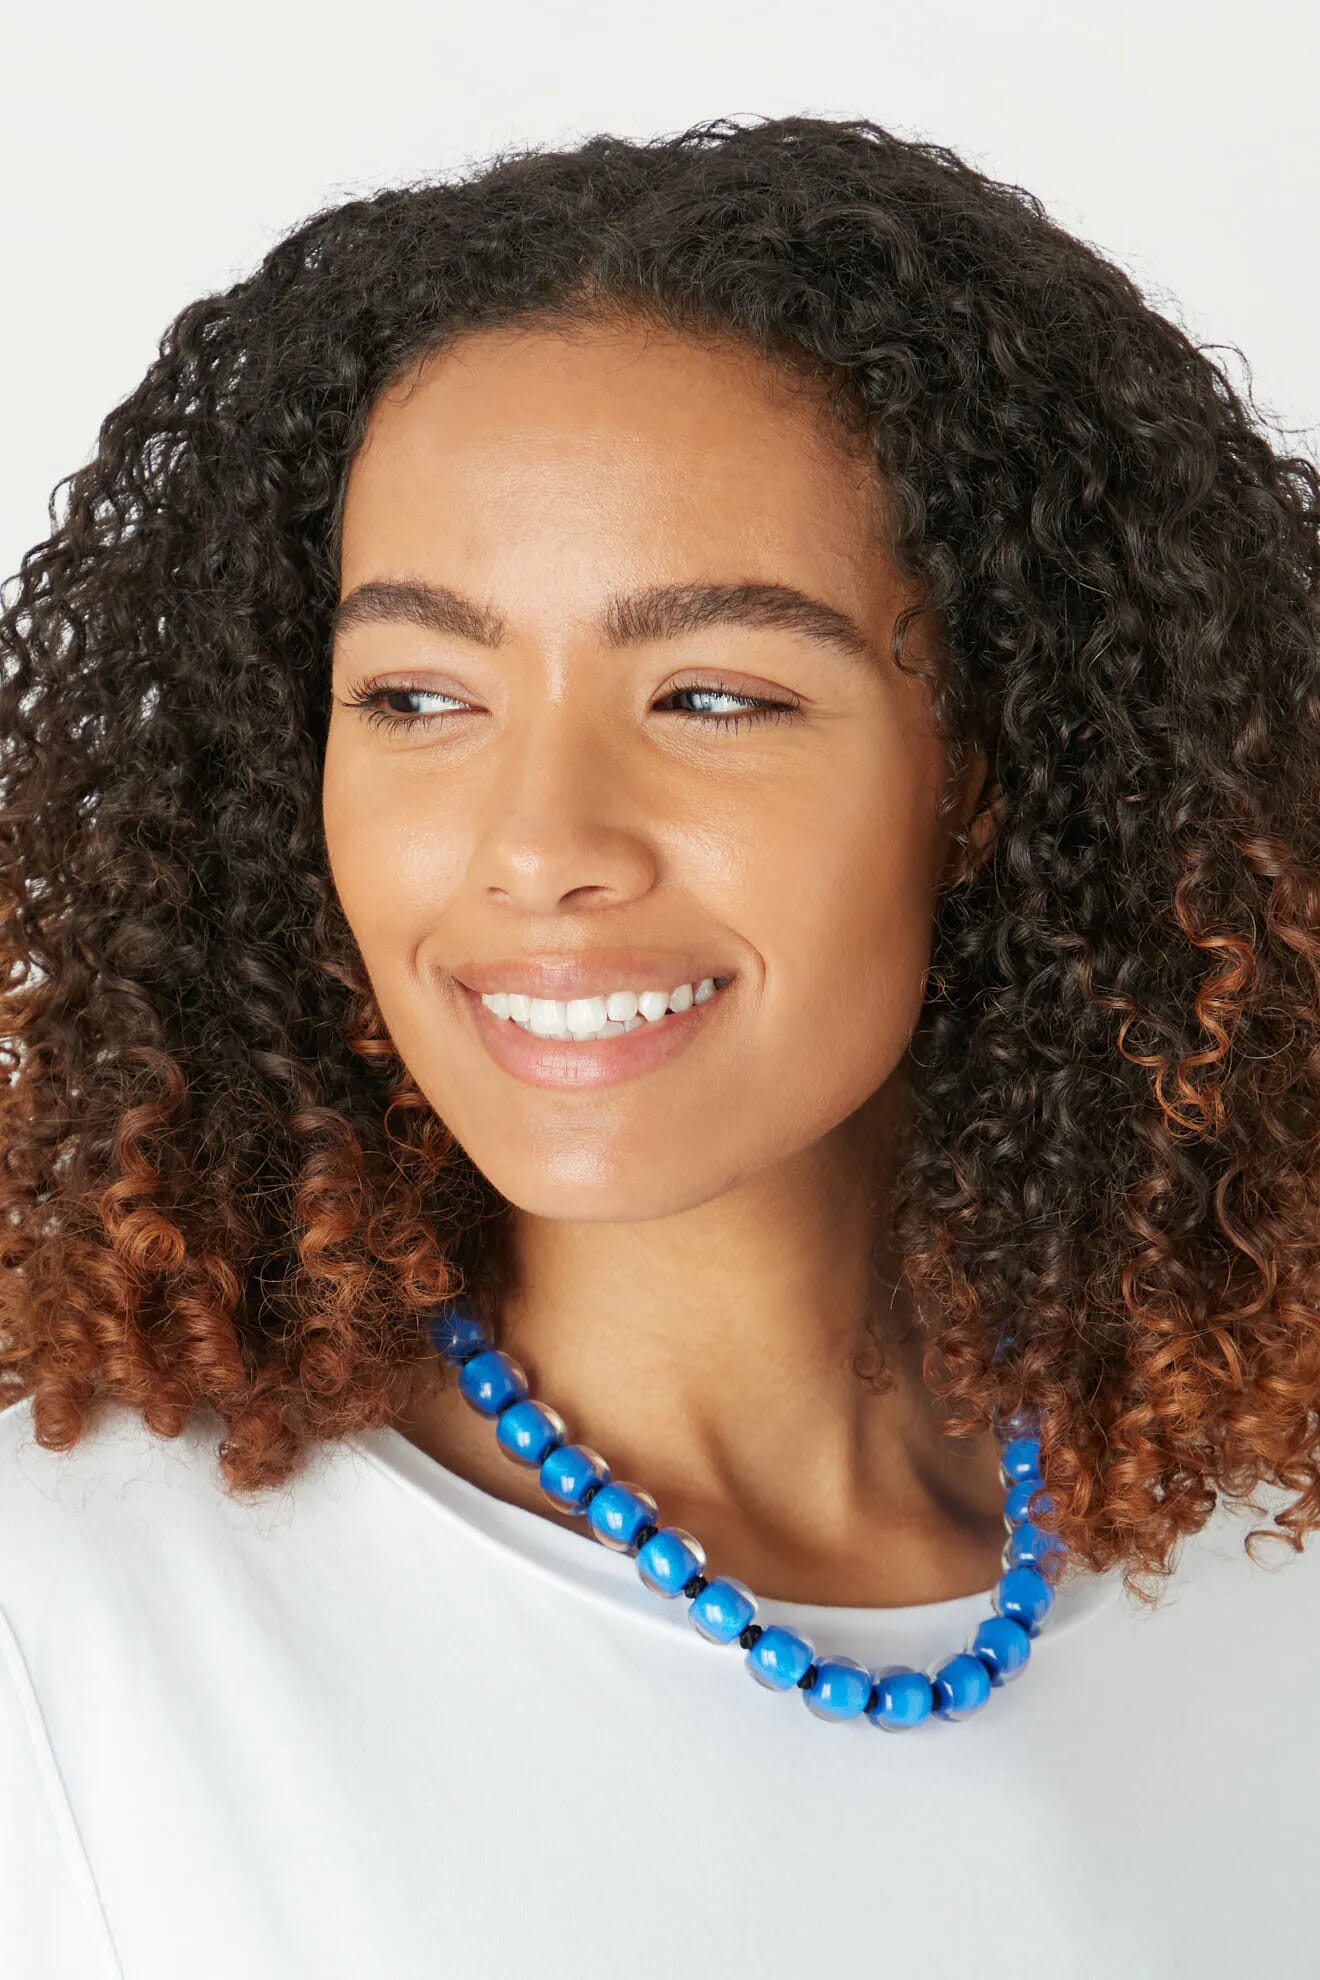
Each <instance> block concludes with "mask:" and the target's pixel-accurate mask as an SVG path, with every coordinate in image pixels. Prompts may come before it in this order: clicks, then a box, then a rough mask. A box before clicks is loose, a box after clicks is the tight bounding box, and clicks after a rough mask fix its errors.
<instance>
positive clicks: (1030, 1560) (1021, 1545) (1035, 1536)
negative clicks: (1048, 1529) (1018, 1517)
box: [1008, 1519, 1065, 1567]
mask: <svg viewBox="0 0 1320 1980" xmlns="http://www.w3.org/2000/svg"><path fill="white" fill-rule="evenodd" d="M1064 1551H1065V1549H1064V1544H1063V1541H1062V1540H1061V1539H1060V1538H1059V1536H1058V1534H1057V1533H1042V1532H1041V1530H1040V1528H1039V1527H1038V1526H1033V1525H1032V1523H1031V1521H1030V1520H1029V1519H1028V1520H1023V1522H1022V1524H1021V1525H1020V1526H1015V1527H1014V1528H1013V1531H1012V1533H1011V1534H1010V1535H1009V1538H1008V1562H1009V1566H1010V1567H1039V1566H1040V1564H1041V1562H1042V1561H1043V1560H1044V1558H1045V1556H1046V1554H1061V1553H1063V1552H1064Z"/></svg>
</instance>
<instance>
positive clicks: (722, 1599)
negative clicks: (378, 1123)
mask: <svg viewBox="0 0 1320 1980" xmlns="http://www.w3.org/2000/svg"><path fill="white" fill-rule="evenodd" d="M430 1334H431V1339H432V1341H433V1343H434V1345H435V1347H436V1349H437V1350H438V1352H439V1353H440V1355H441V1357H442V1358H443V1359H444V1360H445V1361H446V1362H447V1363H448V1364H449V1365H450V1366H452V1367H454V1368H456V1369H457V1371H458V1390H459V1393H460V1394H461V1395H462V1397H463V1398H464V1400H465V1401H466V1402H467V1403H468V1404H470V1405H471V1407H472V1408H473V1409H474V1410H476V1411H477V1413H478V1415H480V1416H483V1417H487V1418H489V1419H493V1421H494V1423H495V1441H496V1443H497V1444H498V1445H499V1448H500V1449H501V1450H502V1451H503V1453H504V1455H505V1456H506V1457H508V1458H510V1459H511V1460H512V1461H513V1462H514V1463H515V1464H518V1465H522V1466H524V1467H532V1466H535V1467H537V1472H538V1480H539V1483H540V1486H541V1490H542V1491H543V1492H544V1493H545V1495H546V1497H547V1498H548V1499H549V1500H550V1502H551V1503H552V1504H553V1505H555V1506H557V1507H558V1508H559V1509H560V1510H561V1511H563V1512H568V1513H571V1514H581V1515H582V1517H583V1519H584V1521H585V1525H586V1528H587V1531H588V1532H589V1533H590V1534H591V1535H592V1537H593V1538H594V1539H596V1540H598V1541H599V1542H600V1543H601V1545H602V1546H603V1547H608V1548H610V1549H612V1550H613V1551H614V1552H616V1553H620V1554H627V1555H630V1556H632V1557H634V1558H635V1559H636V1562H637V1572H638V1574H639V1575H640V1577H641V1579H642V1582H643V1583H644V1585H645V1586H646V1587H647V1588H649V1589H650V1590H651V1592H652V1593H653V1594H655V1595H659V1596H663V1597H665V1598H666V1599H668V1600H670V1601H673V1600H674V1599H675V1598H676V1597H678V1596H679V1595H682V1596H684V1597H685V1598H686V1599H687V1601H688V1603H689V1608H688V1620H689V1622H690V1623H691V1624H692V1627H693V1628H694V1629H695V1630H696V1631H697V1632H698V1634H699V1635H700V1636H702V1637H704V1638H705V1639H706V1641H707V1642H708V1643H718V1644H728V1643H732V1642H734V1641H735V1640H736V1641H737V1642H738V1643H739V1644H740V1645H741V1647H742V1648H743V1650H745V1651H746V1653H747V1654H746V1657H745V1659H744V1665H745V1668H746V1669H747V1670H748V1671H749V1672H750V1674H751V1675H752V1677H754V1678H755V1679H756V1681H757V1683H758V1684H760V1685H763V1686H764V1687H765V1688H766V1689H767V1690H769V1691H795V1690H796V1691H800V1692H801V1693H802V1696H803V1699H804V1700H805V1702H806V1705H807V1709H808V1710H809V1711H811V1712H813V1713H814V1714H815V1715H816V1717H817V1718H819V1719H825V1720H832V1721H835V1722H843V1721H847V1720H857V1719H865V1720H866V1721H868V1722H869V1724H871V1725H873V1726H878V1727H879V1728H880V1729H881V1731H883V1732H906V1731H908V1730H910V1729H911V1728H913V1727H915V1726H919V1725H921V1724H923V1723H924V1722H925V1721H926V1720H928V1719H948V1720H956V1719H966V1718H968V1717H970V1716H971V1714H972V1713H974V1712H978V1711H979V1710H980V1709H981V1707H982V1706H983V1705H984V1704H985V1703H986V1701H987V1700H988V1699H989V1697H990V1694H991V1692H992V1690H994V1689H996V1688H998V1687H1001V1686H1003V1685H1004V1684H1007V1683H1009V1682H1010V1681H1011V1680H1012V1679H1014V1678H1016V1677H1019V1676H1020V1675H1021V1673H1022V1672H1023V1670H1025V1668H1026V1665H1027V1660H1028V1658H1029V1657H1030V1655H1031V1645H1032V1641H1033V1639H1034V1638H1035V1637H1037V1636H1038V1635H1039V1634H1040V1632H1041V1630H1042V1628H1043V1627H1044V1626H1045V1624H1046V1623H1047V1622H1048V1620H1049V1618H1050V1615H1051V1613H1052V1611H1053V1609H1054V1590H1053V1588H1052V1587H1051V1586H1050V1583H1049V1582H1048V1581H1047V1580H1046V1578H1045V1576H1044V1575H1043V1574H1042V1573H1041V1571H1040V1564H1041V1562H1042V1560H1043V1558H1044V1556H1045V1554H1046V1553H1048V1552H1051V1551H1060V1552H1061V1551H1063V1543H1062V1541H1061V1540H1059V1538H1058V1536H1057V1535H1055V1534H1047V1533H1042V1532H1041V1530H1040V1529H1039V1527H1037V1526H1035V1525H1034V1524H1033V1523H1032V1522H1031V1520H1030V1519H1029V1518H1028V1517H1027V1510H1028V1502H1029V1501H1030V1499H1031V1496H1032V1493H1033V1492H1035V1491H1038V1490H1039V1489H1040V1486H1041V1476H1040V1440H1039V1437H1038V1435H1037V1434H1036V1431H1037V1426H1036V1423H1035V1419H1034V1417H1033V1416H1032V1414H1031V1412H1029V1411H1026V1410H1016V1411H1013V1412H1012V1413H1010V1414H1008V1415H1005V1416H1002V1417H1001V1416H1000V1415H999V1414H998V1413H996V1417H995V1434H996V1437H997V1439H998V1442H999V1445H1000V1453H999V1476H1000V1482H1001V1483H1002V1484H1003V1486H1004V1488H1005V1498H1004V1523H1005V1526H1006V1528H1007V1530H1008V1539H1007V1541H1006V1542H1005V1545H1004V1551H1003V1565H1004V1570H1005V1571H1004V1573H1003V1574H1002V1575H1001V1577H1000V1579H999V1581H998V1583H997V1584H996V1586H995V1588H994V1590H993V1593H992V1597H991V1607H992V1609H993V1611H994V1613H993V1614H992V1615H990V1616H988V1617H987V1618H986V1619H985V1621H984V1622H982V1623H981V1624H980V1625H979V1627H978V1628H977V1629H976V1630H975V1631H974V1632H973V1634H972V1636H971V1637H970V1638H969V1640H968V1643H967V1646H966V1648H965V1649H963V1650H959V1651H956V1652H955V1653H954V1654H953V1655H952V1656H950V1657H947V1658H946V1659H944V1661H943V1662H941V1663H938V1664H934V1665H931V1666H928V1667H927V1668H926V1669H924V1670H912V1669H909V1668H908V1667H907V1666H906V1665H902V1664H885V1665H882V1666H880V1667H879V1668H876V1669H868V1668H867V1666H866V1665H864V1664H861V1663H858V1662H857V1660H856V1659H855V1658H853V1657H841V1656H840V1657H818V1656H817V1655H816V1649H815V1645H814V1644H813V1643H811V1642H810V1641H809V1639H808V1638H806V1637H805V1636H801V1635H799V1634H798V1632H797V1631H796V1630H792V1629H788V1628H785V1627H784V1626H783V1625H782V1624H780V1623H773V1622H772V1623H770V1624H768V1625H766V1626H763V1625H762V1624H760V1623H758V1622H757V1621H755V1616H756V1612H757V1606H758V1604H757V1599H756V1597H755V1595H753V1593H752V1591H751V1589H750V1588H748V1587H747V1586H746V1584H745V1583H744V1582H741V1581H738V1580H737V1579H735V1578H734V1577H733V1576H732V1575H718V1576H716V1577H715V1578H714V1579H713V1580H707V1578H706V1575H705V1572H704V1570H705V1567H706V1550H705V1548H704V1547H703V1546H702V1544H701V1542H700V1541H699V1540H698V1539H696V1538H695V1537H694V1536H693V1535H692V1534H691V1533H689V1532H687V1531H686V1530H685V1529H684V1528H683V1527H681V1526H661V1525H659V1524H658V1523H657V1522H658V1514H659V1507H658V1505H657V1504H656V1501H655V1499H654V1498H653V1497H652V1496H651V1494H650V1493H649V1492H646V1491H643V1490H642V1489H641V1487H640V1486H637V1485H630V1484H627V1483H626V1482H624V1481H623V1480H622V1479H616V1478H613V1477H612V1476H611V1473H610V1467H609V1466H608V1464H607V1463H606V1462H605V1460H604V1458H603V1457H601V1455H600V1453H599V1452H598V1451H594V1450H591V1449H589V1448H588V1446H587V1445H585V1444H572V1443H568V1442H567V1441H566V1438H567V1434H568V1433H567V1426H566V1424H565V1422H564V1419H563V1417H562V1416H561V1415H560V1414H559V1412H558V1410H555V1409H551V1408H549V1407H548V1406H547V1405H546V1404H545V1403H540V1402H536V1401H534V1400H533V1398H532V1397H531V1396H530V1395H529V1394H528V1384H527V1376H526V1374H525V1373H524V1371H523V1369H522V1368H521V1366H520V1365H519V1363H518V1362H516V1361H515V1360H514V1358H513V1356H512V1355H510V1354H506V1353H505V1352H504V1350H503V1349H502V1348H497V1347H496V1346H495V1345H494V1343H493V1340H492V1337H491V1334H490V1332H489V1330H488V1329H487V1327H486V1326H485V1324H484V1323H483V1322H482V1321H481V1320H479V1319H478V1318H477V1317H476V1316H475V1315H474V1314H472V1313H471V1312H469V1311H468V1310H467V1309H466V1308H464V1307H462V1306H460V1305H458V1304H457V1303H455V1302H451V1303H450V1304H449V1305H447V1306H445V1307H442V1308H441V1309H440V1310H439V1312H438V1313H436V1314H435V1315H434V1316H433V1318H432V1321H431V1326H430ZM1038 1503H1039V1504H1040V1506H1041V1507H1048V1505H1049V1500H1048V1499H1046V1498H1042V1499H1041V1501H1039V1502H1038Z"/></svg>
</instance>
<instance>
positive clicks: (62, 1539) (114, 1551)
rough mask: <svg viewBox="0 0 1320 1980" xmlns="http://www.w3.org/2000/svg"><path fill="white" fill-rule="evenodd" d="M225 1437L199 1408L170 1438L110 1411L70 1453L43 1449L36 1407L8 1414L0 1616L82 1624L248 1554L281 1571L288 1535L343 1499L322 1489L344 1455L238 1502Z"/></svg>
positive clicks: (322, 1458)
mask: <svg viewBox="0 0 1320 1980" xmlns="http://www.w3.org/2000/svg"><path fill="white" fill-rule="evenodd" d="M223 1436H224V1425H223V1422H222V1420H221V1418H220V1417H219V1415H218V1414H217V1413H216V1412H215V1411H214V1410H212V1409H210V1408H199V1409H197V1410H196V1411H194V1413H193V1415H192V1417H191V1418H190V1419H189V1421H188V1423H187V1424H186V1425H185V1427H184V1428H183V1430H182V1431H181V1432H180V1433H179V1435H178V1436H175V1437H167V1436H161V1435H158V1434H157V1433H156V1432H155V1431H153V1430H152V1429H151V1427H150V1426H149V1425H148V1423H147V1422H146V1420H145V1419H144V1418H143V1416H142V1415H141V1413H140V1412H139V1411H137V1410H135V1409H132V1408H130V1407H128V1406H127V1405H126V1404H123V1403H102V1404H101V1405H100V1406H99V1408H98V1409H97V1411H96V1413H95V1414H94V1416H92V1417H91V1418H90V1419H89V1421H88V1424H87V1427H86V1429H85V1431H84V1433H83V1435H82V1436H81V1437H80V1439H79V1440H78V1442H77V1443H76V1444H75V1445H73V1446H72V1448H71V1449H69V1450H67V1451H54V1450H49V1449H47V1448H46V1446H45V1445H43V1444H40V1443H38V1441H37V1438H36V1433H35V1428H34V1423H33V1412H32V1405H31V1401H30V1399H28V1398H25V1399H24V1400H22V1401H21V1402H18V1403H13V1404H11V1405H10V1406H9V1407H8V1408H7V1409H4V1410H0V1609H3V1610H6V1611H8V1613H9V1614H10V1617H11V1620H12V1621H13V1623H14V1625H15V1627H16V1628H19V1630H20V1633H22V1630H23V1627H24V1625H25V1624H26V1623H27V1622H29V1621H31V1622H34V1623H35V1622H37V1621H39V1619H40V1618H41V1617H46V1618H51V1619H53V1618H54V1617H55V1616H56V1615H57V1614H58V1613H59V1612H61V1611H67V1618H66V1619H67V1620H68V1621H69V1622H70V1624H72V1623H73V1621H74V1620H75V1618H76V1617H77V1616H78V1615H81V1616H82V1617H84V1618H90V1617H95V1616H99V1615H107V1614H110V1613H113V1612H115V1611H118V1610H122V1609H123V1608H124V1607H125V1606H126V1605H128V1604H130V1603H131V1602H132V1601H133V1600H134V1598H135V1596H136V1597H139V1598H140V1597H141V1595H142V1593H143V1590H144V1589H145V1588H147V1587H149V1586H151V1585H152V1584H153V1583H156V1582H158V1581H160V1580H161V1579H162V1578H166V1579H170V1580H171V1581H174V1582H175V1584H176V1585H177V1580H178V1576H179V1573H180V1570H181V1568H182V1566H183V1564H184V1563H191V1564H195V1566H196V1567H197V1568H198V1569H199V1570H200V1571H204V1569H205V1564H206V1562H207V1561H208V1560H209V1561H211V1562H212V1563H223V1562H224V1561H226V1560H228V1561H229V1562H231V1563H232V1562H233V1561H234V1560H235V1557H236V1556H238V1555H240V1554H246V1555H247V1556H248V1557H249V1558H252V1559H255V1558H256V1557H257V1556H258V1555H264V1556H265V1557H266V1558H267V1559H268V1560H270V1561H271V1562H272V1564H273V1561H274V1556H275V1555H276V1554H277V1553H278V1552H279V1551H280V1547H279V1543H280V1539H281V1537H282V1536H283V1537H284V1538H286V1539H287V1538H288V1536H290V1534H291V1533H292V1531H293V1530H294V1529H295V1528H300V1531H301V1536H302V1537H304V1538H305V1536H306V1532H307V1528H308V1526H309V1525H310V1526H312V1527H316V1526H317V1525H318V1524H320V1525H326V1524H328V1523H329V1520H330V1518H331V1517H332V1515H333V1511H334V1505H335V1502H336V1500H337V1499H338V1498H339V1497H342V1496H343V1494H342V1492H341V1491H339V1490H337V1489H336V1488H331V1489H330V1490H329V1491H327V1489H326V1483H325V1481H326V1479H327V1478H328V1477H329V1476H330V1474H332V1473H336V1472H339V1471H341V1470H342V1469H343V1464H344V1463H345V1462H346V1460H347V1453H346V1451H344V1450H343V1449H342V1447H336V1446H321V1447H319V1448H317V1449H314V1450H312V1451H310V1452H309V1453H307V1454H306V1455H305V1457H304V1460H303V1464H302V1468H301V1470H300V1471H299V1472H298V1473H296V1474H294V1475H293V1476H292V1477H291V1478H290V1480H289V1481H288V1482H287V1483H286V1484H284V1485H281V1486H276V1487H273V1488H271V1489H269V1490H265V1491H262V1492H260V1493H254V1494H251V1495H247V1496H236V1495H234V1494H231V1493H230V1492H229V1491H228V1489H227V1485H226V1481H225V1478H224V1475H223V1472H222V1470H221V1466H220V1460H219V1447H220V1444H221V1441H222V1439H223Z"/></svg>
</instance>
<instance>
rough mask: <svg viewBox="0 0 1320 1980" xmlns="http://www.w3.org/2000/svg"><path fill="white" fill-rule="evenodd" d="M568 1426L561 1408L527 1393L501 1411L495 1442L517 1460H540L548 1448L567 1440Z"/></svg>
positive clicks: (538, 1461) (520, 1461)
mask: <svg viewBox="0 0 1320 1980" xmlns="http://www.w3.org/2000/svg"><path fill="white" fill-rule="evenodd" d="M564 1429H565V1424H564V1419H563V1417H562V1416H561V1415H560V1414H559V1411H558V1410H557V1409H549V1408H548V1407H547V1406H546V1404H545V1403H539V1402H533V1401H532V1398H531V1397H530V1396H524V1397H523V1399H522V1401H521V1402H514V1403H510V1404H509V1407H508V1408H507V1409H506V1410H504V1411H502V1412H501V1415H500V1420H499V1422H498V1423H497V1424H496V1425H495V1442H496V1443H497V1444H498V1445H499V1447H500V1449H501V1450H502V1451H503V1452H504V1453H505V1454H506V1456H508V1457H511V1458H512V1459H513V1460H514V1462H515V1463H516V1464H540V1462H541V1460H542V1458H543V1457H544V1456H545V1454H546V1452H547V1451H548V1450H551V1449H552V1448H553V1447H554V1445H556V1444H558V1443H561V1442H562V1441H563V1436H564Z"/></svg>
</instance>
